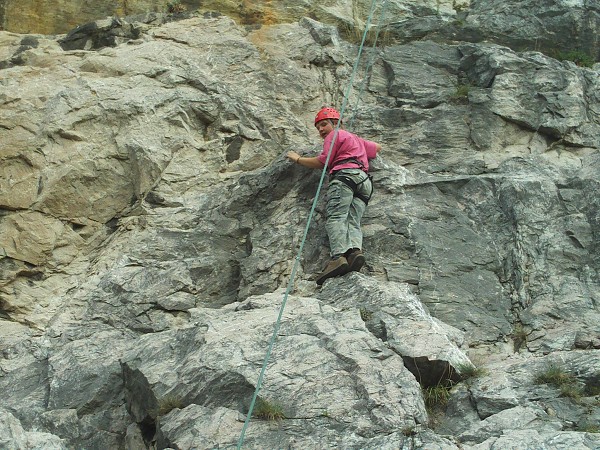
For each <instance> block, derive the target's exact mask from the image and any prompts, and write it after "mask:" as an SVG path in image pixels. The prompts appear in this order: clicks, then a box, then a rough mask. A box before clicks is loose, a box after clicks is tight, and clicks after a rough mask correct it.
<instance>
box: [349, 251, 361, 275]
mask: <svg viewBox="0 0 600 450" xmlns="http://www.w3.org/2000/svg"><path fill="white" fill-rule="evenodd" d="M347 258H348V265H349V266H350V270H351V271H352V272H359V271H360V269H362V266H364V265H365V262H366V260H365V256H364V255H363V254H362V252H361V251H360V249H359V248H353V249H352V250H349V251H348V255H347Z"/></svg>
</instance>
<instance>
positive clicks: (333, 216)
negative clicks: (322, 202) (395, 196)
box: [325, 169, 373, 257]
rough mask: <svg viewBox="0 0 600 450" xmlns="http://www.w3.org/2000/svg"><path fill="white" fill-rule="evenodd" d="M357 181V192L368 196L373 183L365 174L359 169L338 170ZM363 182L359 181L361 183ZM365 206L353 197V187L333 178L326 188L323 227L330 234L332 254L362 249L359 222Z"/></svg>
mask: <svg viewBox="0 0 600 450" xmlns="http://www.w3.org/2000/svg"><path fill="white" fill-rule="evenodd" d="M340 172H341V173H343V174H344V175H345V176H347V177H349V178H351V179H352V181H354V182H355V183H357V184H359V183H360V184H359V186H358V192H359V193H360V194H362V195H365V196H367V197H369V196H370V195H371V193H372V192H373V185H372V183H371V180H370V179H369V178H368V176H367V174H366V173H365V172H364V171H363V170H361V169H343V170H342V171H340ZM361 182H362V183H361ZM366 207H367V205H366V204H365V202H364V201H362V200H360V199H359V198H357V197H355V196H354V193H353V192H352V189H351V188H350V187H349V186H348V185H347V184H345V183H344V182H343V181H340V180H336V179H335V178H334V179H332V180H331V181H330V182H329V188H328V189H327V206H326V213H327V221H326V223H325V229H326V230H327V236H328V237H329V248H330V251H331V256H332V257H334V256H339V255H342V254H344V253H345V252H346V251H347V250H349V249H351V248H360V249H362V238H363V235H362V231H361V229H360V221H361V219H362V216H363V213H364V212H365V209H366Z"/></svg>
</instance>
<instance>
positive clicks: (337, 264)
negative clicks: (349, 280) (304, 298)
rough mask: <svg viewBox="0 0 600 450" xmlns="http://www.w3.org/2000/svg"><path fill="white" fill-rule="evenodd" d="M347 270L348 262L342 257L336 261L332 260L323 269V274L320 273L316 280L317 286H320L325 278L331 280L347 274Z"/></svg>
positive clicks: (348, 267)
mask: <svg viewBox="0 0 600 450" xmlns="http://www.w3.org/2000/svg"><path fill="white" fill-rule="evenodd" d="M349 269H350V266H349V265H348V261H347V260H346V258H344V257H343V256H340V257H339V258H336V259H332V260H331V261H329V264H327V267H325V269H323V272H321V274H320V275H319V277H318V278H317V284H318V285H319V286H321V285H322V284H323V282H324V281H325V280H326V279H327V278H333V277H337V276H340V275H344V274H345V273H346V272H348V270H349Z"/></svg>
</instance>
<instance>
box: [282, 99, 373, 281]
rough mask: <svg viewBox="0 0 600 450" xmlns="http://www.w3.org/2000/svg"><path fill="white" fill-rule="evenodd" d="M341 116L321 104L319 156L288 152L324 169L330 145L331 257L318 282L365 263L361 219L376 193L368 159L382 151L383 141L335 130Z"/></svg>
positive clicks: (317, 123)
mask: <svg viewBox="0 0 600 450" xmlns="http://www.w3.org/2000/svg"><path fill="white" fill-rule="evenodd" d="M339 120H340V113H339V112H338V111H336V110H335V109H334V108H322V109H321V110H320V111H319V112H318V113H317V115H316V116H315V127H316V128H317V131H318V133H319V135H320V136H321V138H323V140H324V141H323V151H322V152H321V154H320V155H319V156H314V157H306V156H302V155H300V154H298V153H296V152H295V151H290V152H288V153H287V157H288V158H289V159H290V160H291V161H293V162H294V163H296V164H300V165H301V166H304V167H307V168H310V169H321V170H322V169H323V167H325V162H326V161H327V154H328V153H329V150H330V149H331V156H330V157H329V162H328V167H327V172H328V173H329V187H328V189H327V204H326V208H325V211H326V215H327V220H326V223H325V229H326V231H327V236H328V237H329V247H330V253H331V261H329V263H328V264H327V266H326V267H325V268H324V269H323V272H322V273H321V274H320V275H319V276H318V278H317V280H316V281H317V284H318V285H321V284H323V282H324V281H325V280H326V279H328V278H332V277H337V276H340V275H344V274H345V273H347V272H349V271H357V272H358V271H359V270H360V269H361V268H362V267H363V265H364V264H365V257H364V255H363V253H362V238H363V235H362V231H361V229H360V222H361V219H362V216H363V214H364V212H365V208H366V207H367V204H368V203H369V199H370V198H371V195H372V194H373V180H372V178H371V176H370V175H369V173H368V172H369V160H370V159H373V158H375V157H376V156H377V153H379V152H380V151H381V145H379V144H377V143H376V142H372V141H367V140H365V139H363V138H361V137H359V136H356V135H355V134H352V133H350V132H348V131H346V130H342V129H341V128H338V129H337V130H336V127H337V124H338V121H339ZM340 125H341V123H340ZM332 141H333V145H332Z"/></svg>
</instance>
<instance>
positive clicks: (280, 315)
mask: <svg viewBox="0 0 600 450" xmlns="http://www.w3.org/2000/svg"><path fill="white" fill-rule="evenodd" d="M375 2H376V0H373V1H372V3H371V10H370V12H369V17H368V19H367V23H366V25H365V31H364V33H363V37H362V41H361V43H360V47H359V50H358V55H357V57H356V61H355V63H354V67H353V70H352V75H351V76H350V81H349V82H348V87H347V88H346V92H345V93H344V99H343V102H342V107H341V109H340V119H339V120H338V123H337V125H336V127H335V130H334V135H333V139H332V140H331V145H330V147H329V151H328V153H327V159H326V160H325V165H324V167H323V170H322V171H321V179H320V180H319V186H318V187H317V192H316V193H315V198H314V199H313V203H312V207H311V210H310V214H309V216H308V221H307V223H306V227H305V228H304V234H303V236H302V242H301V243H300V248H299V250H298V253H297V255H296V258H295V260H294V265H293V267H292V273H291V275H290V281H289V282H288V285H287V288H286V290H285V294H284V296H283V301H282V303H281V307H280V309H279V315H278V316H277V320H276V322H275V328H274V330H273V335H272V336H271V340H270V342H269V348H268V349H267V354H266V356H265V359H264V362H263V365H262V368H261V371H260V375H259V376H258V381H257V383H256V388H255V390H254V395H253V396H252V401H251V402H250V408H249V409H248V414H247V415H246V420H245V421H244V426H243V427H242V432H241V434H240V438H239V441H238V445H237V450H240V449H241V448H242V444H243V443H244V436H245V434H246V430H247V429H248V425H249V424H250V418H251V417H252V412H253V410H254V405H255V403H256V399H257V397H258V392H259V391H260V388H261V386H262V381H263V378H264V375H265V371H266V368H267V364H268V362H269V358H270V357H271V352H272V350H273V345H274V344H275V339H276V338H277V333H278V332H279V327H280V326H281V318H282V317H283V311H284V309H285V305H286V303H287V299H288V296H289V293H290V291H291V290H292V287H293V285H294V278H295V276H296V270H297V268H298V264H299V262H300V256H301V255H302V250H303V249H304V244H305V242H306V237H307V236H308V230H309V228H310V224H311V221H312V218H313V215H314V212H315V209H316V207H317V201H318V199H319V194H320V192H321V187H322V186H323V181H324V180H325V175H326V173H327V166H328V165H329V158H330V157H331V151H332V150H333V145H334V143H335V140H336V138H337V134H338V132H339V129H340V125H341V123H342V119H343V117H344V111H345V109H346V103H347V101H348V97H349V94H350V89H351V88H352V84H353V82H354V76H355V75H356V72H357V69H358V62H359V60H360V56H361V54H362V50H363V46H364V43H365V39H366V36H367V31H368V30H369V25H370V23H371V19H372V17H373V12H374V10H375ZM380 20H381V19H380ZM378 34H379V33H377V35H378ZM376 39H377V37H376ZM375 43H376V41H375ZM375 43H374V44H373V46H375Z"/></svg>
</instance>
